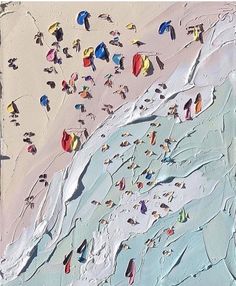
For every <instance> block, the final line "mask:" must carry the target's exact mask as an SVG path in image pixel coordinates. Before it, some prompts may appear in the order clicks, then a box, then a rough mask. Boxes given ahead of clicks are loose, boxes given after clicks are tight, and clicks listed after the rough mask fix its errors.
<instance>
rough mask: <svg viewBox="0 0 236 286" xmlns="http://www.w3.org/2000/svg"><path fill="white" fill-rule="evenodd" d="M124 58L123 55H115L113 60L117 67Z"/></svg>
mask: <svg viewBox="0 0 236 286" xmlns="http://www.w3.org/2000/svg"><path fill="white" fill-rule="evenodd" d="M122 58H123V56H122V55H121V54H114V55H113V57H112V60H113V62H114V63H115V64H116V65H118V66H119V65H120V62H121V59H122Z"/></svg>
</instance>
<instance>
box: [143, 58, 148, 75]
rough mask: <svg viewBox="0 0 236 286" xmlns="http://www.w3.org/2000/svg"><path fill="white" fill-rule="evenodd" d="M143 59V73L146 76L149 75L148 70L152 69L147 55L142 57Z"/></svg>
mask: <svg viewBox="0 0 236 286" xmlns="http://www.w3.org/2000/svg"><path fill="white" fill-rule="evenodd" d="M142 59H143V67H142V72H143V75H144V76H146V75H147V74H148V70H149V68H150V60H149V58H148V57H147V56H145V55H142Z"/></svg>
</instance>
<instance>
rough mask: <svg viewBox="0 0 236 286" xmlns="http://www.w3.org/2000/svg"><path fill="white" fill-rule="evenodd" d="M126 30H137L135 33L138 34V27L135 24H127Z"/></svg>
mask: <svg viewBox="0 0 236 286" xmlns="http://www.w3.org/2000/svg"><path fill="white" fill-rule="evenodd" d="M126 28H127V29H128V30H135V32H136V30H137V29H136V26H135V25H134V24H133V23H129V24H127V25H126Z"/></svg>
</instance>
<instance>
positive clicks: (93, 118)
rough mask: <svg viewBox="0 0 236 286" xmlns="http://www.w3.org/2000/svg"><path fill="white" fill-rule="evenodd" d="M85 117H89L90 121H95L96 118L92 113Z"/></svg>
mask: <svg viewBox="0 0 236 286" xmlns="http://www.w3.org/2000/svg"><path fill="white" fill-rule="evenodd" d="M86 116H88V117H90V118H91V119H92V120H95V118H96V116H95V115H94V114H93V113H91V112H90V113H88V114H87V115H86Z"/></svg>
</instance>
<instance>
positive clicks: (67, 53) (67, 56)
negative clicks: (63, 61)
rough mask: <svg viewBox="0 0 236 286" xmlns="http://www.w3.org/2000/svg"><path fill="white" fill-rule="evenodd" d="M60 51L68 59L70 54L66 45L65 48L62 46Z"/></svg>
mask: <svg viewBox="0 0 236 286" xmlns="http://www.w3.org/2000/svg"><path fill="white" fill-rule="evenodd" d="M62 52H63V54H64V55H65V56H66V58H67V59H68V58H72V56H71V55H70V54H69V52H68V48H67V47H66V48H63V50H62Z"/></svg>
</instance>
